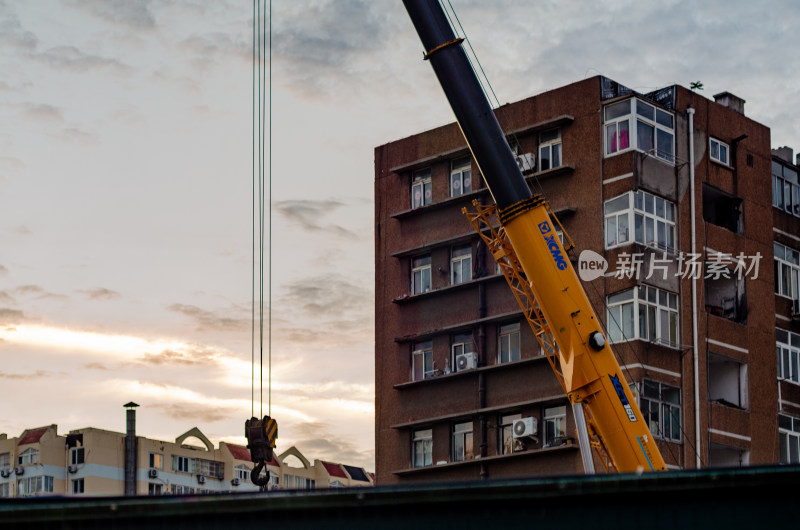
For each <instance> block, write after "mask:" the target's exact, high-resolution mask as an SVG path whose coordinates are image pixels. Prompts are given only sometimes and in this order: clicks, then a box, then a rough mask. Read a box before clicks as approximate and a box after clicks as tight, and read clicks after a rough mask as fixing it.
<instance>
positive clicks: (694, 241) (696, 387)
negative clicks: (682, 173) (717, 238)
mask: <svg viewBox="0 0 800 530" xmlns="http://www.w3.org/2000/svg"><path fill="white" fill-rule="evenodd" d="M686 113H687V114H688V115H689V200H690V201H691V221H692V255H694V254H696V253H697V237H696V233H697V230H696V226H695V224H696V223H695V206H694V203H695V194H694V188H695V185H694V108H692V106H691V105H690V106H689V107H688V108H687V109H686ZM697 281H698V278H692V350H693V351H692V354H693V355H692V358H693V361H694V433H695V434H694V443H695V467H696V468H697V469H700V466H701V465H702V462H701V459H700V360H699V354H698V345H697V343H698V339H697Z"/></svg>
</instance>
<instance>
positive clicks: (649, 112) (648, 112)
mask: <svg viewBox="0 0 800 530" xmlns="http://www.w3.org/2000/svg"><path fill="white" fill-rule="evenodd" d="M655 112H656V108H655V107H654V106H652V105H648V104H647V103H645V102H644V101H642V100H641V99H637V100H636V114H638V115H639V116H644V117H645V118H647V119H648V120H650V121H656V118H655Z"/></svg>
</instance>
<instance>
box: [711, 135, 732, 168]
mask: <svg viewBox="0 0 800 530" xmlns="http://www.w3.org/2000/svg"><path fill="white" fill-rule="evenodd" d="M708 142H709V144H710V147H711V149H710V150H709V154H710V155H711V160H714V161H716V162H719V163H720V164H725V165H726V166H729V165H730V162H729V159H728V144H726V143H723V142H720V141H719V140H717V139H716V138H709V139H708Z"/></svg>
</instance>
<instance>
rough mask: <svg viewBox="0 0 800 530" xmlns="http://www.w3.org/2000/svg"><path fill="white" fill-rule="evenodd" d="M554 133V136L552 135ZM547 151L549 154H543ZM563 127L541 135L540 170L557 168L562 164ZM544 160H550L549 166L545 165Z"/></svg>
mask: <svg viewBox="0 0 800 530" xmlns="http://www.w3.org/2000/svg"><path fill="white" fill-rule="evenodd" d="M550 135H554V136H552V137H551V136H550ZM545 151H547V153H548V156H547V157H545V156H543V155H542V153H544V152H545ZM561 155H562V149H561V129H559V128H556V129H550V130H549V131H543V132H542V133H541V134H540V135H539V171H547V170H548V169H555V168H557V167H561V165H562V163H563V162H562V156H561ZM544 160H548V167H544Z"/></svg>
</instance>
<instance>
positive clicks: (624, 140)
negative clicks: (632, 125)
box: [617, 121, 630, 150]
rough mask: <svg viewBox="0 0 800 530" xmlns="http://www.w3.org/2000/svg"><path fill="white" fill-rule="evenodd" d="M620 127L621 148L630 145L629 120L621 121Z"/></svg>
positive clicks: (618, 124)
mask: <svg viewBox="0 0 800 530" xmlns="http://www.w3.org/2000/svg"><path fill="white" fill-rule="evenodd" d="M617 128H618V129H619V148H620V150H623V149H627V148H628V147H630V140H629V139H628V122H627V121H621V122H619V123H617Z"/></svg>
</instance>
